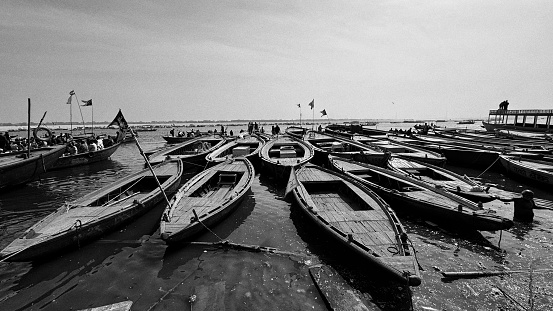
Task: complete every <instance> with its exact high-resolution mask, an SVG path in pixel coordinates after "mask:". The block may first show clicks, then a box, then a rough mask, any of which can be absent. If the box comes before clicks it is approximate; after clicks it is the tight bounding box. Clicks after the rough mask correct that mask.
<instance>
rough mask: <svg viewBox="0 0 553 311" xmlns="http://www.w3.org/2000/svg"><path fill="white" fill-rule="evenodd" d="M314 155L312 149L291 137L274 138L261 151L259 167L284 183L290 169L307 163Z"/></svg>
mask: <svg viewBox="0 0 553 311" xmlns="http://www.w3.org/2000/svg"><path fill="white" fill-rule="evenodd" d="M314 155H315V150H314V149H313V147H312V146H311V145H310V144H308V143H306V142H304V141H302V140H300V139H297V138H293V137H291V136H286V135H285V136H276V137H273V138H272V139H270V140H268V141H267V142H266V143H265V144H263V146H262V147H261V150H259V158H260V159H261V167H262V168H263V169H265V170H266V171H268V172H269V173H271V174H273V175H275V176H276V177H277V179H279V180H281V181H284V182H286V180H287V178H288V177H289V176H290V171H291V169H292V167H297V166H300V165H303V164H305V163H307V162H309V161H310V160H311V159H312V158H313V156H314Z"/></svg>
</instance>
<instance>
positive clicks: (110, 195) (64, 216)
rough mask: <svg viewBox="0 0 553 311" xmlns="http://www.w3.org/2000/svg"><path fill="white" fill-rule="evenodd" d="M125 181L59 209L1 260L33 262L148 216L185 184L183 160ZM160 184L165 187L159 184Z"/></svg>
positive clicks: (10, 247)
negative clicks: (171, 193)
mask: <svg viewBox="0 0 553 311" xmlns="http://www.w3.org/2000/svg"><path fill="white" fill-rule="evenodd" d="M153 170H154V172H155V174H156V176H157V181H156V178H155V177H154V176H153V175H152V173H151V171H150V170H149V169H144V170H142V171H140V172H137V173H134V174H131V175H128V176H125V177H122V178H121V179H120V180H117V181H115V182H113V183H111V184H109V185H107V186H105V187H102V188H100V189H98V190H95V191H93V192H90V193H88V194H85V195H84V196H82V197H80V198H78V199H76V200H74V201H72V202H70V203H66V204H64V205H63V206H61V207H59V208H58V209H57V210H56V211H55V212H53V213H51V214H49V215H48V216H46V217H45V218H43V219H42V220H40V221H39V222H37V223H36V224H35V225H33V226H32V227H30V228H29V229H27V230H25V232H23V234H22V235H21V236H20V237H19V238H17V239H15V240H14V241H13V242H11V243H10V244H9V245H8V246H6V247H5V248H4V249H3V250H2V251H0V259H1V258H4V259H5V260H8V261H30V260H36V259H39V260H40V259H43V258H45V257H48V256H52V255H56V254H58V253H60V252H62V251H64V250H66V249H70V248H77V247H80V246H81V245H83V244H84V243H86V242H89V241H92V240H94V239H96V238H98V237H100V236H102V235H103V234H105V233H107V232H110V231H113V230H115V229H116V228H119V227H120V226H122V225H123V224H126V223H128V222H130V221H131V220H134V219H135V218H137V217H138V216H140V215H142V214H144V213H146V212H147V211H149V210H150V209H151V208H152V207H154V206H155V205H156V204H157V203H159V202H160V201H161V200H163V199H164V193H163V192H162V191H161V189H163V191H164V192H166V193H170V192H174V191H175V190H176V189H177V187H178V185H179V183H180V180H181V176H182V172H183V165H182V162H181V161H180V160H178V159H177V160H171V161H165V162H163V163H161V164H159V165H156V166H154V167H153ZM158 181H159V183H160V184H158Z"/></svg>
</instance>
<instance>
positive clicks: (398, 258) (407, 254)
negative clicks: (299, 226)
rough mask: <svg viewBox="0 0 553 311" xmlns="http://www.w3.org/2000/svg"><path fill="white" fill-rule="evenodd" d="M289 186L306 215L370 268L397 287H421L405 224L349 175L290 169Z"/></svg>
mask: <svg viewBox="0 0 553 311" xmlns="http://www.w3.org/2000/svg"><path fill="white" fill-rule="evenodd" d="M289 185H290V186H289V188H292V189H291V190H290V191H291V193H292V194H293V196H294V199H295V201H296V202H297V204H298V205H299V207H300V208H301V210H302V211H303V212H304V214H305V215H307V216H308V218H309V219H311V220H312V221H313V222H315V224H317V226H318V227H319V228H320V229H321V230H323V231H325V232H326V233H328V234H330V235H331V236H332V237H334V238H335V240H337V241H338V242H339V243H341V244H342V245H344V246H346V247H347V248H350V249H352V250H353V251H354V252H355V253H357V254H359V255H360V256H362V258H364V259H366V261H367V263H368V264H369V266H370V267H371V268H374V269H377V270H379V271H380V272H382V273H383V274H384V275H386V276H387V277H390V278H392V279H393V280H395V281H396V282H398V283H400V284H405V283H409V285H411V286H418V285H419V284H420V283H421V278H420V275H419V270H418V265H417V263H416V261H415V258H414V256H413V253H412V250H410V249H409V244H408V239H407V234H406V233H405V230H404V229H403V226H402V225H401V223H400V222H399V220H398V218H397V216H396V215H395V214H394V212H393V211H392V210H391V209H390V207H389V206H388V204H386V203H385V202H384V201H383V200H382V199H381V198H380V197H379V196H378V195H376V194H375V193H374V192H372V191H371V190H369V189H368V188H366V187H364V186H363V185H362V184H361V183H360V182H359V181H356V180H355V179H353V178H351V177H348V176H345V175H343V174H339V173H337V172H334V171H331V170H329V169H325V168H322V167H319V166H316V165H313V164H306V165H304V166H303V167H301V168H300V169H298V171H297V172H295V170H292V172H291V175H290V182H289ZM294 185H295V186H294Z"/></svg>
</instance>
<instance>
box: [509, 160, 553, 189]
mask: <svg viewBox="0 0 553 311" xmlns="http://www.w3.org/2000/svg"><path fill="white" fill-rule="evenodd" d="M499 160H500V161H501V164H502V165H503V166H504V167H505V169H506V170H507V172H509V173H510V174H512V175H515V176H519V177H522V178H524V179H527V180H532V181H534V182H536V183H539V184H541V185H543V186H548V187H551V186H553V162H548V161H540V160H533V159H524V158H521V157H513V156H508V155H501V156H499Z"/></svg>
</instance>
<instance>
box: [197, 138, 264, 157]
mask: <svg viewBox="0 0 553 311" xmlns="http://www.w3.org/2000/svg"><path fill="white" fill-rule="evenodd" d="M264 142H265V141H264V140H263V139H261V138H260V137H259V136H258V135H255V134H253V135H248V134H246V135H242V136H239V137H236V138H235V139H232V140H228V141H227V142H226V143H225V144H223V145H222V146H220V147H219V148H217V149H215V150H213V151H212V152H211V153H209V154H208V155H207V156H206V157H205V158H206V160H207V162H210V163H220V162H222V161H224V160H226V159H228V158H238V157H244V158H248V160H250V162H252V163H253V162H256V158H258V157H259V150H260V149H261V147H262V146H263V143H264Z"/></svg>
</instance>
